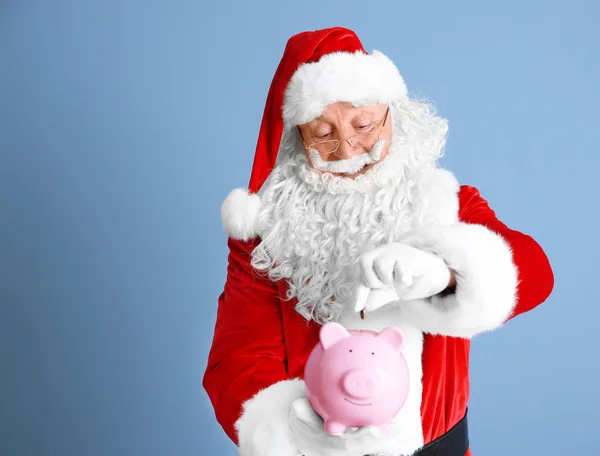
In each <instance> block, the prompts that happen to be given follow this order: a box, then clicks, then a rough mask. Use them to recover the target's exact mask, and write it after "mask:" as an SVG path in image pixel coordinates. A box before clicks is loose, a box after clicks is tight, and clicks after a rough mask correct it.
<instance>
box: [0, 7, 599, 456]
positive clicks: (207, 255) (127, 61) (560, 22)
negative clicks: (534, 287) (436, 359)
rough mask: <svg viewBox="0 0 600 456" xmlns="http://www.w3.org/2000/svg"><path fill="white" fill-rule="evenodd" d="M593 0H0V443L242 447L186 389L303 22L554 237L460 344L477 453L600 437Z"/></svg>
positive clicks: (15, 447)
mask: <svg viewBox="0 0 600 456" xmlns="http://www.w3.org/2000/svg"><path fill="white" fill-rule="evenodd" d="M599 21H600V7H599V3H598V2H595V1H588V2H583V1H567V0H565V1H547V0H546V1H541V0H540V1H511V2H508V1H504V2H500V1H497V2H483V1H455V2H450V1H445V2H444V1H418V2H417V1H412V2H407V1H400V0H396V1H378V2H377V1H376V2H373V3H371V4H370V3H368V2H366V1H363V2H348V1H330V2H325V1H305V2H302V3H298V2H294V3H292V2H284V1H273V2H266V1H251V2H245V1H236V2H232V1H213V2H203V1H191V0H189V1H181V0H170V1H166V0H165V1H162V2H160V1H140V0H138V1H124V0H104V1H96V2H91V1H82V0H79V1H76V0H72V1H52V2H50V1H45V2H44V1H27V0H3V1H2V2H0V160H1V161H0V249H1V250H0V268H1V269H0V280H1V287H0V305H1V308H0V434H1V435H0V454H1V455H3V456H97V455H102V456H138V455H139V456H154V455H165V456H167V455H169V456H170V455H177V456H188V455H189V456H192V455H206V456H209V455H219V456H227V455H230V456H231V455H234V454H235V449H234V447H233V445H232V444H231V443H230V442H229V441H228V440H227V438H226V437H225V434H224V433H223V432H222V431H221V429H220V427H218V425H217V424H216V422H215V420H214V416H213V411H212V408H211V407H210V404H209V402H208V399H207V397H206V395H205V393H204V391H203V389H202V387H201V377H202V374H203V371H204V367H205V362H206V356H207V352H208V349H209V345H210V342H211V338H212V328H213V324H214V318H215V308H216V300H217V296H218V295H219V293H220V292H221V289H222V285H223V282H224V279H225V265H226V253H227V251H226V245H225V241H226V238H225V235H224V234H223V232H222V229H221V224H220V219H219V208H220V204H221V202H222V200H223V199H224V198H225V196H226V195H227V193H228V192H229V191H230V190H231V189H232V188H234V187H238V186H244V185H246V184H247V182H248V178H249V175H250V168H251V163H252V159H253V154H254V146H255V141H256V137H257V134H258V128H259V125H260V121H261V117H262V110H263V107H264V102H265V99H266V94H267V91H268V87H269V84H270V82H271V78H272V76H273V74H274V71H275V68H276V66H277V64H278V62H279V59H280V57H281V54H282V52H283V48H284V46H285V42H286V40H287V39H288V37H289V36H291V35H292V34H294V33H297V32H300V31H303V30H308V29H315V28H324V27H329V26H332V25H343V26H347V27H350V28H353V29H355V30H356V31H357V33H358V34H359V36H361V38H362V40H363V42H364V44H365V46H366V47H367V49H369V50H370V49H373V48H377V49H380V50H381V51H383V52H385V53H386V54H388V55H389V56H390V57H391V58H392V59H393V60H394V61H395V62H396V63H397V65H398V66H399V68H400V70H401V72H402V73H403V75H404V76H405V79H406V81H407V84H408V86H409V88H410V89H411V90H412V91H414V92H415V93H417V94H419V95H424V96H427V97H429V98H431V99H433V100H435V102H436V104H437V106H438V107H439V110H440V112H441V113H442V114H443V115H444V116H447V117H448V118H449V119H450V126H451V132H450V136H449V142H448V148H447V155H446V157H445V158H444V160H443V164H444V165H445V166H446V167H448V168H450V169H451V170H453V171H454V172H455V173H456V175H457V176H458V177H459V179H460V181H461V182H463V183H468V184H471V185H475V186H477V187H479V188H480V190H481V191H482V193H483V196H484V197H486V198H487V199H488V200H489V201H490V203H491V205H492V207H493V208H494V209H495V210H496V211H497V213H498V215H499V217H500V218H501V219H502V220H503V221H505V222H506V223H507V224H509V225H510V226H511V227H513V228H516V229H519V230H522V231H525V232H527V233H530V234H532V235H533V236H534V237H535V238H536V239H537V240H538V241H539V242H540V243H541V244H542V246H543V247H544V248H545V250H546V252H547V253H548V255H549V257H550V259H551V261H552V264H553V267H554V271H555V274H556V287H555V291H554V293H553V295H552V297H551V298H550V299H549V300H548V301H547V303H546V304H545V305H543V306H542V307H540V308H539V309H537V310H536V311H534V312H531V313H530V314H528V315H526V316H524V317H522V318H519V319H517V320H516V321H514V322H512V323H511V324H510V325H508V326H507V327H505V328H503V329H501V330H499V331H497V332H496V333H493V334H489V335H485V336H482V337H479V338H477V339H476V340H475V342H474V344H473V352H472V353H473V354H472V400H471V405H470V407H471V440H472V447H473V450H474V453H475V455H476V456H477V455H486V456H504V455H508V454H510V455H511V456H519V455H520V456H529V455H538V454H539V455H541V454H544V455H563V454H574V453H575V452H581V453H582V454H590V455H591V454H599V453H600V443H598V442H599V440H598V435H597V434H598V430H599V429H600V427H599V423H600V399H599V392H598V390H599V388H600V387H599V385H600V375H599V373H598V372H599V369H598V362H599V357H600V343H599V342H598V330H599V329H600V327H599V319H600V299H599V298H600V293H599V291H598V285H599V283H600V280H599V278H598V276H599V272H598V256H599V255H598V254H599V253H600V249H599V248H598V230H599V228H600V224H599V223H598V210H599V203H598V199H599V198H598V196H599V194H598V179H599V178H598V165H599V164H600V161H599V159H598V132H599V131H600V130H599V115H598V107H599V106H600V95H599V94H600V91H599V89H598V83H599V82H600V59H599V56H600V33H599V32H598V24H599Z"/></svg>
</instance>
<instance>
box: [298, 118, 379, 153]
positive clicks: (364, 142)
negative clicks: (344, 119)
mask: <svg viewBox="0 0 600 456" xmlns="http://www.w3.org/2000/svg"><path fill="white" fill-rule="evenodd" d="M389 112H390V108H387V110H386V111H385V116H384V118H383V123H382V124H381V128H380V129H379V131H378V132H374V131H366V132H364V133H358V134H356V135H352V136H349V137H348V138H343V139H329V140H325V141H316V142H314V143H311V144H309V145H306V144H305V143H304V138H302V144H304V147H306V148H307V149H315V150H316V151H317V152H319V153H320V154H323V155H329V154H333V153H334V152H336V151H337V150H338V149H339V148H340V145H341V144H342V142H343V141H348V144H350V146H352V147H363V148H365V149H367V148H371V147H373V145H374V144H375V143H376V142H377V141H379V139H380V137H381V133H383V129H384V128H385V123H386V121H387V118H388V114H389ZM300 137H302V133H300Z"/></svg>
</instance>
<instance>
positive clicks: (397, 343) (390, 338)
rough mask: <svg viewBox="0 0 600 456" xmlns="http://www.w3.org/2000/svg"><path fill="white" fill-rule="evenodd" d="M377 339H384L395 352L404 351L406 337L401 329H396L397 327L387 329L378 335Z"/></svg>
mask: <svg viewBox="0 0 600 456" xmlns="http://www.w3.org/2000/svg"><path fill="white" fill-rule="evenodd" d="M377 337H379V338H381V339H384V340H385V341H386V342H387V343H388V344H390V345H391V346H392V348H393V349H394V350H397V351H402V347H403V346H404V336H403V335H402V331H400V329H399V328H396V327H395V326H390V327H389V328H385V329H384V330H383V331H381V332H380V333H379V334H377Z"/></svg>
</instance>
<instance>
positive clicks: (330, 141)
mask: <svg viewBox="0 0 600 456" xmlns="http://www.w3.org/2000/svg"><path fill="white" fill-rule="evenodd" d="M389 113H390V107H389V106H388V107H387V109H386V110H385V116H384V117H383V123H382V124H381V129H380V130H379V133H377V141H379V139H380V137H381V134H382V133H383V129H384V128H385V123H386V122H387V118H388V115H389ZM298 133H300V138H301V139H302V145H303V146H304V147H306V148H307V149H311V147H312V146H314V145H315V144H325V143H332V142H335V141H337V143H338V145H337V147H336V148H335V149H334V150H332V151H331V152H321V151H318V150H317V152H319V153H320V154H323V155H331V154H335V153H336V152H337V151H338V150H339V148H340V146H341V145H342V142H344V141H348V144H350V146H351V147H356V146H355V145H354V144H352V142H350V140H351V139H352V138H356V137H357V136H363V135H371V134H373V132H372V131H368V132H364V133H358V134H356V135H352V136H348V137H347V138H342V139H328V140H326V141H322V142H314V143H311V144H309V145H308V146H307V145H306V143H305V142H304V137H303V136H302V131H301V130H300V126H298ZM377 141H375V143H377ZM315 150H316V149H315Z"/></svg>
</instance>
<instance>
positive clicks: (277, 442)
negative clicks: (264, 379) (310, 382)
mask: <svg viewBox="0 0 600 456" xmlns="http://www.w3.org/2000/svg"><path fill="white" fill-rule="evenodd" d="M301 397H306V388H305V386H304V381H302V380H299V379H292V380H284V381H281V382H278V383H275V384H273V385H271V386H269V387H268V388H266V389H264V390H262V391H260V392H258V393H257V394H256V395H255V396H254V397H253V398H251V399H249V400H248V401H246V402H245V403H244V406H243V412H242V416H241V417H240V418H239V419H238V421H236V423H235V429H236V431H237V433H238V446H239V454H240V456H296V455H297V454H298V450H297V448H296V446H295V445H294V443H293V441H292V436H291V432H290V429H289V414H290V411H291V406H292V403H293V402H294V401H295V400H296V399H299V398H301Z"/></svg>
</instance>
